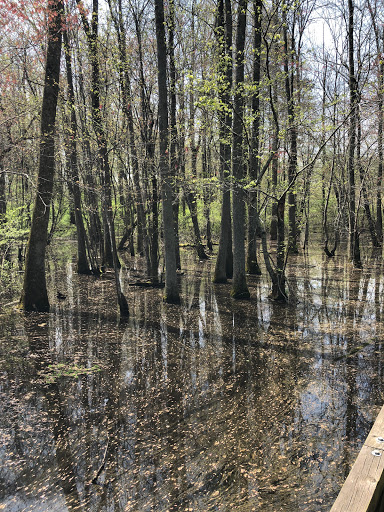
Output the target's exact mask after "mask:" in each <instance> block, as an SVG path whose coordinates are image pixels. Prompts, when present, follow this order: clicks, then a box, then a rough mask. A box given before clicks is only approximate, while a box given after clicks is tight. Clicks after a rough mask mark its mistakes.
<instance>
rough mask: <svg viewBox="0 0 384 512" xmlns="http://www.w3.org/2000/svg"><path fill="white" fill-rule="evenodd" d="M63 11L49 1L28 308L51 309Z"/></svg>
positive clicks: (24, 304)
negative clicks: (48, 265)
mask: <svg viewBox="0 0 384 512" xmlns="http://www.w3.org/2000/svg"><path fill="white" fill-rule="evenodd" d="M63 10H64V5H63V1H62V0H50V1H49V2H48V3H47V11H48V42H47V54H46V64H45V78H44V91H43V104H42V108H41V129H40V161H39V173H38V182H37V193H36V199H35V204H34V209H33V214H32V225H31V231H30V234H29V241H28V247H27V254H26V259H25V272H24V285H23V292H22V296H21V306H22V308H23V309H24V310H25V311H40V312H45V311H49V299H48V293H47V285H46V277H45V252H46V246H47V230H48V221H49V208H50V205H51V200H52V191H53V180H54V173H55V121H56V107H57V100H58V94H59V78H60V57H61V42H62V22H63V19H62V18H63Z"/></svg>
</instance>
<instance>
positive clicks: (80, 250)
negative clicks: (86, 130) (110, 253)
mask: <svg viewBox="0 0 384 512" xmlns="http://www.w3.org/2000/svg"><path fill="white" fill-rule="evenodd" d="M63 42H64V51H65V63H66V71H67V84H68V103H69V108H70V116H71V117H70V129H69V133H68V137H69V153H70V154H69V165H70V190H71V192H72V195H73V202H74V216H75V224H76V232H77V272H78V274H89V273H90V268H89V262H88V257H87V246H88V239H87V234H86V231H85V227H84V221H83V212H82V206H81V191H80V186H79V168H78V161H77V148H76V141H77V121H76V111H75V92H74V88H73V76H72V62H71V53H70V47H69V41H68V34H67V32H66V31H64V34H63ZM92 270H93V272H97V270H98V269H97V268H93V269H92Z"/></svg>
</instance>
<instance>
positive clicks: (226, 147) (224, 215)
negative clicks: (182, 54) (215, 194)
mask: <svg viewBox="0 0 384 512" xmlns="http://www.w3.org/2000/svg"><path fill="white" fill-rule="evenodd" d="M224 1H225V4H224ZM216 37H217V42H218V46H219V66H220V74H221V77H222V80H223V84H222V86H221V89H220V93H219V99H220V102H221V103H222V105H223V109H221V110H220V113H219V116H220V179H221V186H222V203H221V222H220V240H219V250H218V253H217V259H216V264H215V272H214V277H213V282H214V283H225V282H227V279H230V278H231V277H232V275H233V253H232V224H231V191H230V179H229V178H230V165H231V146H230V144H229V137H230V133H231V123H232V115H231V113H230V104H231V103H230V92H231V89H232V8H231V2H230V0H219V5H218V27H217V29H216Z"/></svg>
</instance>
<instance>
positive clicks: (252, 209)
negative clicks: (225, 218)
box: [247, 0, 262, 275]
mask: <svg viewBox="0 0 384 512" xmlns="http://www.w3.org/2000/svg"><path fill="white" fill-rule="evenodd" d="M254 9H255V14H254V27H253V30H254V42H253V51H254V54H253V55H254V60H253V86H254V87H255V92H254V93H253V96H252V116H253V123H252V140H251V147H250V159H249V160H250V162H249V177H250V179H251V180H256V179H257V178H258V176H259V170H260V158H259V157H260V140H259V138H260V61H261V14H262V1H261V0H254ZM256 215H257V192H256V191H250V192H249V202H248V245H247V270H248V272H249V273H250V274H256V275H260V274H261V270H260V267H259V264H258V262H257V253H256V251H257V243H256V235H257V219H256Z"/></svg>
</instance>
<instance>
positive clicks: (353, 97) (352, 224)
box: [348, 0, 362, 268]
mask: <svg viewBox="0 0 384 512" xmlns="http://www.w3.org/2000/svg"><path fill="white" fill-rule="evenodd" d="M353 31H354V5H353V0H348V63H349V102H350V109H351V117H350V122H349V147H348V185H349V251H350V258H351V260H352V262H353V265H354V266H355V267H358V268H361V266H362V265H361V259H360V244H359V236H358V231H357V212H356V185H355V151H356V121H357V107H358V97H357V93H358V91H357V82H356V76H355V57H354V42H353Z"/></svg>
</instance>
